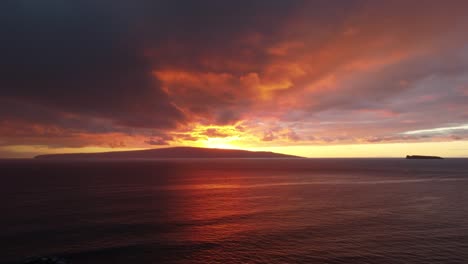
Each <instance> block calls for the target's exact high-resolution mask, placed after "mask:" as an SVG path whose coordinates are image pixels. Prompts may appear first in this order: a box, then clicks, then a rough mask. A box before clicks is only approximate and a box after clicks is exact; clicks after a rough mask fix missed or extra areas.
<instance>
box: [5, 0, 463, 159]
mask: <svg viewBox="0 0 468 264" xmlns="http://www.w3.org/2000/svg"><path fill="white" fill-rule="evenodd" d="M467 14H468V2H466V1H450V0H449V1H430V0H428V1H393V0H392V1H390V0H389V1H361V0H357V1H353V0H347V1H328V0H327V1H308V0H305V1H291V0H284V1H274V0H265V1H252V0H249V1H219V0H213V1H177V0H171V1H149V0H147V1H146V0H139V1H123V0H112V1H111V0H103V1H96V0H89V1H84V0H83V1H61V0H44V1H26V0H11V1H10V0H4V1H1V2H0V35H1V41H0V59H1V62H0V157H32V156H34V155H37V154H44V153H61V152H96V151H112V150H127V149H144V148H160V147H170V146H198V147H214V148H235V149H247V150H268V151H275V152H281V153H288V154H296V155H302V156H307V157H401V156H404V155H407V154H422V155H439V156H447V157H451V156H455V157H466V156H468V30H467V29H468V15H467Z"/></svg>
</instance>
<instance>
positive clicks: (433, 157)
mask: <svg viewBox="0 0 468 264" xmlns="http://www.w3.org/2000/svg"><path fill="white" fill-rule="evenodd" d="M406 159H444V158H442V157H438V156H422V155H406Z"/></svg>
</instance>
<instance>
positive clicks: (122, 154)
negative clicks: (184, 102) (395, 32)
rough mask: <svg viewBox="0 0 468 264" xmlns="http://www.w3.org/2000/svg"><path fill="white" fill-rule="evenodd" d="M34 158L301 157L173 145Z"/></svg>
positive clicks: (37, 157) (265, 152)
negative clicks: (158, 147) (159, 147)
mask: <svg viewBox="0 0 468 264" xmlns="http://www.w3.org/2000/svg"><path fill="white" fill-rule="evenodd" d="M35 158H36V159H174V158H175V159H186V158H202V159H203V158H302V157H299V156H293V155H286V154H279V153H274V152H267V151H247V150H234V149H213V148H195V147H173V148H161V149H146V150H132V151H113V152H100V153H67V154H48V155H39V156H36V157H35Z"/></svg>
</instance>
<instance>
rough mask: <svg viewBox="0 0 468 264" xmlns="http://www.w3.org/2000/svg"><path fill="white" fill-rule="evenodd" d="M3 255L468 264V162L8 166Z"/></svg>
mask: <svg viewBox="0 0 468 264" xmlns="http://www.w3.org/2000/svg"><path fill="white" fill-rule="evenodd" d="M0 181H1V183H0V227H1V228H0V263H21V262H22V261H24V260H25V259H27V258H30V257H34V256H44V255H46V256H60V257H63V258H65V259H67V260H68V261H69V262H70V263H74V264H80V263H87V264H89V263H91V264H93V263H100V264H103V263H223V264H226V263H413V264H417V263H468V160H466V159H465V160H463V159H446V160H405V159H303V160H302V159H297V160H296V159H274V160H272V159H257V160H249V159H232V160H226V159H210V160H156V161H155V160H153V161H150V160H139V161H113V162H111V161H95V162H90V161H73V162H70V161H68V162H65V161H47V160H45V161H39V160H17V161H13V160H9V161H8V160H3V161H0Z"/></svg>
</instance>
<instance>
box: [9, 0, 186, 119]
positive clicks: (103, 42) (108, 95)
mask: <svg viewBox="0 0 468 264" xmlns="http://www.w3.org/2000/svg"><path fill="white" fill-rule="evenodd" d="M97 2H98V1H97ZM0 9H1V11H0V12H1V15H0V16H1V18H0V19H1V22H0V25H1V26H0V33H1V35H2V39H3V41H2V42H1V43H0V53H1V58H2V62H1V66H0V87H1V91H2V92H1V96H2V98H12V99H14V100H17V101H24V102H28V103H31V104H32V105H39V106H41V105H43V106H47V107H49V108H52V109H55V111H60V112H68V113H75V114H80V115H84V116H89V117H100V118H107V119H110V120H113V121H114V122H115V123H116V124H119V125H126V126H135V127H158V128H170V127H174V126H175V125H176V124H177V123H178V122H181V121H183V120H184V115H183V114H182V113H181V112H180V111H179V110H178V109H177V108H176V107H175V106H174V105H172V104H171V102H170V101H169V98H168V97H167V95H166V94H165V93H164V92H163V91H162V90H161V89H160V88H159V86H158V83H157V82H156V80H154V78H153V77H152V76H151V64H150V62H149V61H148V60H147V59H146V58H145V57H144V54H143V51H142V46H141V42H142V41H143V39H139V38H138V36H135V35H134V33H133V32H132V31H130V29H129V25H128V24H127V22H126V21H125V20H124V19H125V18H120V17H118V16H116V15H115V14H114V13H113V12H112V11H111V10H109V6H108V5H104V4H103V3H102V2H99V3H94V2H91V1H89V2H88V1H79V2H76V1H74V2H71V1H69V2H67V1H40V2H35V1H6V2H2V3H0ZM122 20H123V21H122ZM24 110H25V111H28V110H27V109H24ZM14 111H16V112H18V111H20V110H18V109H15V110H14Z"/></svg>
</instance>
